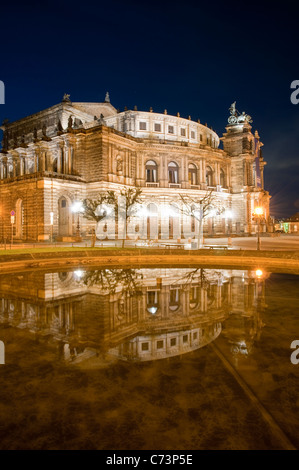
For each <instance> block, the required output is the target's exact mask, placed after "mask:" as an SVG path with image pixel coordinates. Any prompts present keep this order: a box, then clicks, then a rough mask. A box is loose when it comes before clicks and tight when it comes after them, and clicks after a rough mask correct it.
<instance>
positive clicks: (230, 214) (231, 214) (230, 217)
mask: <svg viewBox="0 0 299 470" xmlns="http://www.w3.org/2000/svg"><path fill="white" fill-rule="evenodd" d="M225 215H226V217H227V218H228V219H232V218H233V211H231V210H230V209H228V210H226V211H225Z"/></svg>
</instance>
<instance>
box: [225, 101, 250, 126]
mask: <svg viewBox="0 0 299 470" xmlns="http://www.w3.org/2000/svg"><path fill="white" fill-rule="evenodd" d="M229 112H230V116H229V118H228V123H229V124H240V123H242V122H245V121H246V122H252V119H251V116H249V114H246V113H245V111H243V112H242V113H239V111H238V110H237V109H236V101H234V102H233V103H232V104H231V105H230V108H229Z"/></svg>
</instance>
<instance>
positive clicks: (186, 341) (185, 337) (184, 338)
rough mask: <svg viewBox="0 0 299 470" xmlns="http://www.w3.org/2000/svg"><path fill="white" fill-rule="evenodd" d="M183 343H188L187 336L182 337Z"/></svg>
mask: <svg viewBox="0 0 299 470" xmlns="http://www.w3.org/2000/svg"><path fill="white" fill-rule="evenodd" d="M183 343H188V335H184V336H183Z"/></svg>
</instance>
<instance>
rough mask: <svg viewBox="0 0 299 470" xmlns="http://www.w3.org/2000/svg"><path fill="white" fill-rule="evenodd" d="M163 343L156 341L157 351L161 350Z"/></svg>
mask: <svg viewBox="0 0 299 470" xmlns="http://www.w3.org/2000/svg"><path fill="white" fill-rule="evenodd" d="M163 346H164V341H157V349H163Z"/></svg>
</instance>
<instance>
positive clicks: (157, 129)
mask: <svg viewBox="0 0 299 470" xmlns="http://www.w3.org/2000/svg"><path fill="white" fill-rule="evenodd" d="M155 132H161V124H157V123H155Z"/></svg>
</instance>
